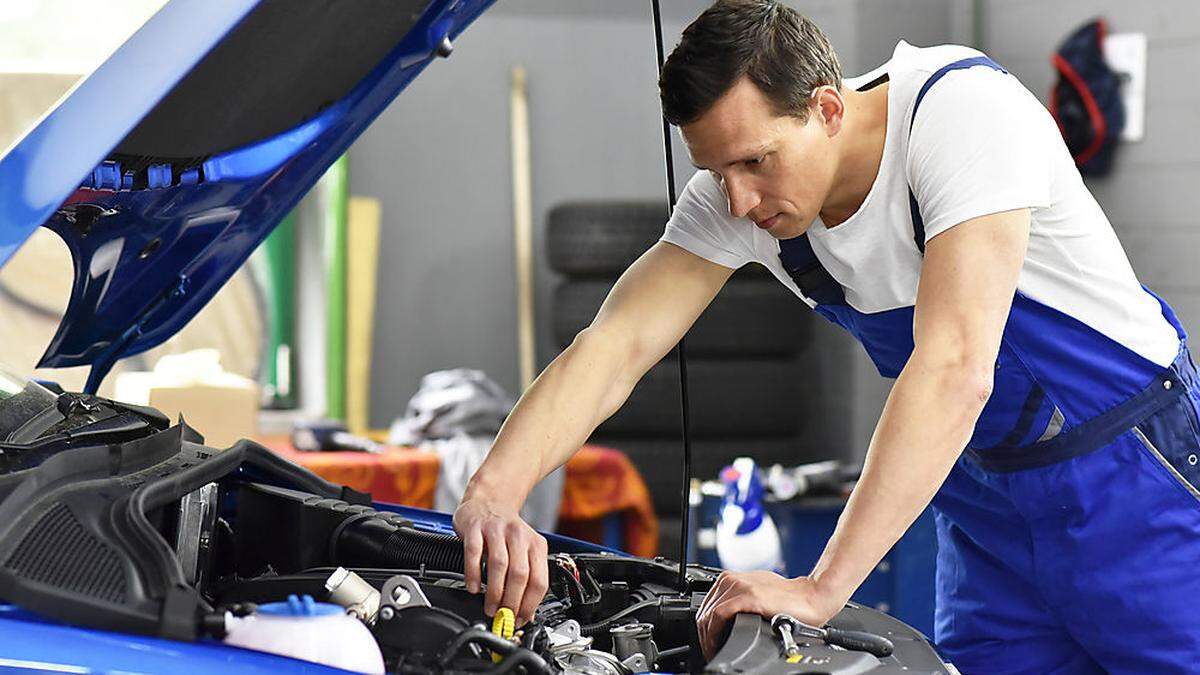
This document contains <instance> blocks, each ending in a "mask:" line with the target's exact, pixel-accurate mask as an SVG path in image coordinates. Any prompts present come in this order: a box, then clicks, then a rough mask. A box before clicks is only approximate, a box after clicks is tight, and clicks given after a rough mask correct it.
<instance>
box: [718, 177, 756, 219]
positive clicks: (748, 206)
mask: <svg viewBox="0 0 1200 675" xmlns="http://www.w3.org/2000/svg"><path fill="white" fill-rule="evenodd" d="M725 194H726V196H727V197H728V198H729V214H730V215H732V216H733V217H734V218H745V217H746V215H747V214H748V213H750V212H751V211H752V210H754V207H756V206H758V202H759V201H760V199H759V196H758V191H757V190H755V189H754V188H753V187H752V186H750V185H747V184H746V183H745V182H744V181H742V180H738V179H728V178H727V179H725Z"/></svg>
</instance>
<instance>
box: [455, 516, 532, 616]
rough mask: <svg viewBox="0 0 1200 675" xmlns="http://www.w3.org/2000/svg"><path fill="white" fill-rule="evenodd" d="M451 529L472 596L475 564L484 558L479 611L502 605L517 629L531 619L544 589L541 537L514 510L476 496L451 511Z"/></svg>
mask: <svg viewBox="0 0 1200 675" xmlns="http://www.w3.org/2000/svg"><path fill="white" fill-rule="evenodd" d="M454 529H455V530H456V531H457V532H458V536H459V537H460V538H462V541H463V552H464V554H465V555H464V558H463V567H464V568H465V569H464V570H463V574H464V576H465V577H466V582H467V590H468V591H470V592H472V593H478V592H479V589H480V584H481V582H482V578H481V577H482V575H481V573H480V562H481V561H482V560H483V559H484V556H485V555H486V556H487V558H486V559H487V595H485V596H484V603H483V607H484V613H485V614H487V615H488V616H494V615H495V614H496V610H498V609H499V608H501V607H508V608H510V609H512V610H513V612H515V613H516V615H517V625H522V624H525V623H527V622H529V621H531V620H532V619H533V615H534V612H535V611H537V607H538V605H539V604H541V602H542V598H544V597H545V595H546V589H547V588H548V587H549V576H550V570H549V563H548V558H547V547H546V538H545V537H543V536H542V535H540V534H538V533H537V532H536V531H535V530H534V529H533V528H532V527H530V526H529V525H528V524H527V523H526V522H525V521H523V520H521V517H520V516H519V515H518V513H517V510H516V509H515V508H512V507H508V506H502V505H500V504H497V503H495V502H493V501H491V500H488V499H486V498H482V497H468V498H467V499H464V500H463V502H462V503H461V504H459V506H458V509H456V510H455V511H454Z"/></svg>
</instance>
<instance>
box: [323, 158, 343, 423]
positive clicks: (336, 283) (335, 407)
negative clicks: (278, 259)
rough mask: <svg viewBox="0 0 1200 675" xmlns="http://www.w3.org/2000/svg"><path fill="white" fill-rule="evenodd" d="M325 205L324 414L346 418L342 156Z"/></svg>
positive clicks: (326, 184)
mask: <svg viewBox="0 0 1200 675" xmlns="http://www.w3.org/2000/svg"><path fill="white" fill-rule="evenodd" d="M321 184H322V191H323V195H322V196H323V197H324V200H323V203H324V205H325V213H324V221H325V274H326V276H325V288H326V303H327V305H326V306H327V310H326V311H327V315H326V324H325V326H326V337H325V348H326V351H325V406H326V410H325V414H326V415H327V416H328V417H330V418H331V419H338V420H345V419H346V218H347V213H346V211H347V202H348V200H349V193H350V161H349V159H347V157H346V156H345V155H342V156H341V157H340V158H338V160H337V161H336V162H334V163H333V166H331V167H329V170H328V171H327V172H326V173H325V178H324V179H323V180H322V181H321Z"/></svg>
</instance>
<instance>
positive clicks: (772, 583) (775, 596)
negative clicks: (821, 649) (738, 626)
mask: <svg viewBox="0 0 1200 675" xmlns="http://www.w3.org/2000/svg"><path fill="white" fill-rule="evenodd" d="M847 599H848V598H842V597H839V596H837V595H835V594H834V593H831V592H830V591H829V590H827V589H825V588H824V587H822V586H820V585H819V584H818V583H817V582H816V581H814V580H813V579H811V578H809V577H797V578H795V579H787V578H784V577H781V576H779V575H778V574H775V573H774V572H722V573H721V576H720V577H718V578H717V583H716V584H714V585H713V587H712V590H710V591H709V592H708V595H706V596H704V602H702V603H701V604H700V611H698V612H696V628H697V629H698V630H699V632H700V646H701V648H702V649H703V650H704V658H705V659H712V657H713V655H715V654H716V652H717V648H718V647H719V646H720V645H719V644H717V642H718V640H719V639H720V637H721V633H722V631H723V630H724V629H725V625H726V624H727V623H728V622H729V621H731V620H732V619H733V617H734V615H736V614H739V613H743V612H744V613H747V614H759V615H761V616H763V617H765V618H767V619H770V618H771V617H772V616H774V615H775V614H778V613H780V612H784V613H787V614H790V615H791V616H793V617H795V618H796V619H797V620H799V621H803V622H804V623H807V624H811V625H814V626H824V625H825V624H826V622H828V621H829V620H830V619H832V618H833V616H834V615H835V614H837V613H838V612H840V611H841V610H842V607H844V606H845V604H846V600H847Z"/></svg>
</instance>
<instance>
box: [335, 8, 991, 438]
mask: <svg viewBox="0 0 1200 675" xmlns="http://www.w3.org/2000/svg"><path fill="white" fill-rule="evenodd" d="M663 4H664V5H666V6H665V7H664V8H663V13H664V16H663V19H664V34H665V35H666V36H667V37H666V41H667V43H668V47H667V49H668V51H669V49H670V48H671V47H672V46H673V45H674V44H675V42H676V41H677V40H678V35H679V33H680V32H681V31H682V29H683V27H684V26H685V25H686V24H687V23H688V22H689V21H691V19H692V18H694V17H695V16H696V15H697V14H699V13H700V12H701V11H702V10H703V9H704V7H706V6H707V5H708V2H707V1H706V0H687V1H679V0H671V1H669V2H665V3H663ZM794 6H796V7H797V8H798V9H800V10H801V11H803V12H805V13H806V14H807V15H808V16H810V17H811V18H812V19H813V20H814V21H816V22H817V23H818V24H819V25H821V26H822V28H823V29H824V30H825V31H826V32H827V33H828V34H829V36H830V39H831V40H832V41H833V43H834V46H835V48H836V49H837V50H838V53H839V55H840V57H841V59H842V62H843V68H844V70H845V72H846V73H847V74H848V75H853V74H858V73H860V72H863V71H865V70H867V69H869V68H872V67H874V66H876V65H878V64H879V63H882V62H883V61H884V60H886V59H887V57H888V56H889V55H890V53H891V50H892V48H893V46H894V45H895V42H896V40H897V39H899V38H900V37H904V38H905V39H907V40H909V41H910V42H914V43H917V44H935V43H940V42H946V41H952V40H957V41H960V42H962V41H967V40H969V35H968V34H967V32H968V31H969V29H970V26H971V21H970V18H971V15H970V13H969V8H970V4H969V3H968V2H965V0H859V1H857V2H846V1H845V0H810V1H807V2H795V3H794ZM517 64H521V65H524V66H525V68H526V69H527V71H528V77H529V97H530V100H529V111H530V124H531V131H532V162H533V169H532V172H533V215H534V246H535V255H536V258H537V266H536V269H535V285H536V289H537V290H536V301H537V309H538V317H537V326H538V331H539V332H538V354H539V358H540V359H541V362H542V364H544V363H546V362H548V361H549V359H550V358H552V357H553V355H554V354H555V353H556V350H555V349H554V343H553V339H552V337H551V335H550V331H549V321H548V320H547V316H546V314H545V312H547V311H548V309H549V305H550V297H551V293H552V290H553V288H554V285H555V284H556V282H557V280H558V278H557V277H556V275H554V273H552V272H551V271H550V270H549V268H548V266H547V265H546V261H545V255H544V250H545V246H544V236H543V233H544V228H545V220H546V212H547V211H548V209H549V208H550V207H551V206H553V205H554V204H557V203H559V202H562V201H565V200H573V199H659V198H663V195H664V182H665V181H664V179H663V168H662V167H663V164H662V149H661V137H660V133H661V132H660V128H661V127H660V121H659V117H658V115H659V109H658V102H657V87H656V73H655V56H654V45H653V28H652V25H651V22H650V10H649V3H648V2H646V0H606V1H605V2H604V3H596V2H590V1H587V0H577V1H574V2H563V1H562V0H505V1H504V2H501V3H497V5H496V6H495V7H493V8H492V9H491V10H489V11H488V12H487V13H485V14H484V15H483V16H482V17H481V18H480V19H479V20H478V21H477V22H476V23H475V24H474V25H473V26H472V27H471V28H470V29H469V30H468V31H467V32H466V33H464V35H463V36H462V37H461V38H460V40H459V41H458V44H457V45H456V48H455V52H454V54H453V55H452V56H451V57H450V58H449V59H448V60H445V61H438V62H436V63H434V64H432V65H431V66H430V69H429V71H428V73H427V76H425V77H421V78H418V80H417V81H416V82H414V83H413V85H412V86H411V87H410V89H409V91H407V92H405V94H404V95H402V96H401V97H400V98H399V99H398V100H397V101H396V102H395V103H394V104H393V105H392V106H391V108H389V109H388V110H387V111H386V112H385V113H384V114H383V115H382V116H381V117H380V118H379V119H378V120H377V121H376V122H375V123H374V124H373V125H372V126H371V127H370V128H369V129H368V130H367V131H366V133H365V134H364V135H363V136H362V138H360V139H359V141H358V142H357V143H356V144H355V145H354V146H353V148H352V149H351V151H350V158H351V165H350V183H351V191H352V192H354V193H357V194H365V195H370V196H373V197H376V198H378V199H380V200H381V201H382V202H383V219H384V228H383V235H382V236H383V239H382V242H381V247H380V248H381V250H380V255H381V262H380V277H379V293H380V300H379V306H378V308H377V315H376V333H375V341H374V345H375V346H374V354H373V360H374V372H375V375H374V377H373V378H372V409H371V423H372V425H373V426H376V427H378V426H383V425H386V424H387V423H388V422H389V421H390V420H391V419H392V417H394V416H395V415H396V414H398V413H399V412H401V411H402V408H403V406H404V404H405V402H406V401H407V398H408V396H409V395H410V394H411V393H412V392H413V391H415V389H416V386H417V383H418V380H419V378H420V376H421V375H422V374H424V373H425V372H427V371H429V370H433V369H437V368H447V367H454V366H469V367H477V368H482V369H483V370H485V371H487V372H488V373H489V374H491V375H492V376H493V377H494V378H495V379H496V380H497V381H498V382H500V383H501V384H502V385H503V386H505V387H506V388H508V389H510V390H513V391H515V390H516V389H517V384H518V383H517V378H518V375H517V366H516V352H517V348H516V337H515V336H516V322H515V312H514V307H515V291H514V287H515V277H514V265H513V254H512V224H511V223H512V196H511V195H512V192H511V169H510V155H509V127H508V125H509V113H508V92H509V71H510V69H511V67H512V66H514V65H517ZM674 143H675V146H674V147H675V156H676V180H677V184H678V186H679V188H680V189H682V186H683V185H684V184H685V183H686V181H687V179H688V177H690V175H691V173H692V169H691V166H690V164H689V163H688V161H687V154H686V151H685V149H684V148H683V146H682V144H681V143H680V142H679V139H678V136H677V135H676V137H675V139H674ZM798 309H799V310H801V311H803V308H800V307H799V306H798ZM816 323H817V324H819V325H818V337H817V341H818V345H819V348H820V349H822V350H825V351H827V352H828V353H829V355H830V356H829V362H830V363H838V364H844V365H842V366H841V367H836V368H830V369H829V370H828V372H825V373H823V374H819V375H818V377H821V378H824V380H823V381H822V382H820V383H814V386H818V387H820V390H821V391H822V392H830V393H832V394H833V396H835V397H836V398H837V399H838V400H837V401H836V402H835V403H836V408H837V410H838V411H839V413H838V414H836V415H834V416H832V417H828V418H826V421H825V422H824V423H825V424H828V425H831V426H836V427H837V430H836V432H831V433H829V434H824V435H823V436H824V438H826V439H830V442H831V444H832V445H835V446H837V447H833V448H831V449H830V454H831V455H839V454H840V455H861V453H862V452H863V451H864V450H865V448H866V444H867V442H868V440H869V439H870V434H871V432H872V430H873V427H874V423H875V421H876V419H877V418H878V414H879V410H880V409H881V407H882V402H883V398H884V396H885V395H886V392H887V389H888V386H889V383H888V382H887V381H884V380H882V379H881V378H880V377H879V376H878V374H877V373H875V371H874V368H873V367H872V366H871V365H870V363H869V362H868V361H867V359H866V358H865V356H863V355H862V354H861V350H860V349H859V348H858V347H857V346H856V345H854V344H853V343H852V342H851V341H850V339H849V338H848V337H846V336H845V335H844V334H843V333H842V332H841V331H838V330H835V329H834V328H832V327H830V326H827V325H826V324H825V323H824V322H822V321H818V322H816Z"/></svg>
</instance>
